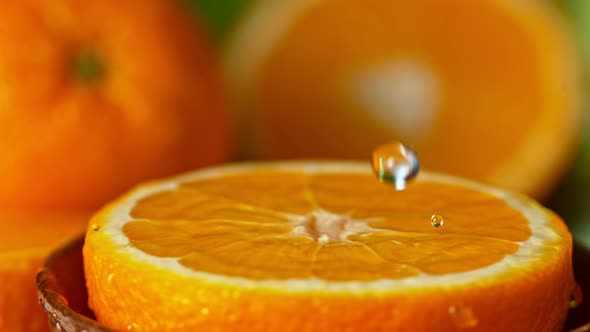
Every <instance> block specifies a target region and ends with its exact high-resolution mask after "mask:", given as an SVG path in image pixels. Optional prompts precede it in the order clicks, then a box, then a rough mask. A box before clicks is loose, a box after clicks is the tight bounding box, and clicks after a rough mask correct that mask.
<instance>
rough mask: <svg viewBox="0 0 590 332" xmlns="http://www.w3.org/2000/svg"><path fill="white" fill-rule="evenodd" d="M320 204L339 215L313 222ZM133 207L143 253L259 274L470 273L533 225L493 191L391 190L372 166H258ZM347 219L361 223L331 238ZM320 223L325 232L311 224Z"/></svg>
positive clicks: (134, 236)
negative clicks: (355, 170)
mask: <svg viewBox="0 0 590 332" xmlns="http://www.w3.org/2000/svg"><path fill="white" fill-rule="evenodd" d="M327 212H329V213H330V214H329V215H330V216H332V217H334V218H336V219H332V220H340V221H342V220H344V221H345V224H337V228H325V227H324V228H322V227H320V226H321V225H320V224H321V223H322V222H324V221H325V220H322V218H323V217H322V214H321V213H324V214H325V213H327ZM433 213H436V214H440V215H442V216H444V218H445V223H444V226H443V227H440V228H435V227H432V226H431V225H430V216H431V215H432V214H433ZM131 216H132V218H136V219H141V220H130V221H129V222H127V223H126V224H125V226H124V228H123V231H124V233H125V235H126V236H127V237H128V239H129V240H130V243H131V244H132V245H133V246H135V247H136V248H139V249H140V250H142V251H144V252H145V253H148V254H150V255H154V256H158V257H178V258H179V261H180V263H181V264H182V265H184V266H186V267H188V268H191V269H194V270H197V271H205V272H211V273H215V274H220V275H231V276H243V277H248V278H256V279H266V278H276V279H285V278H308V277H317V278H322V279H326V280H334V281H345V280H376V279H381V278H392V279H399V278H404V277H408V276H413V275H416V274H419V273H428V274H446V273H452V272H460V271H468V270H472V269H478V268H481V267H485V266H488V265H491V264H493V263H496V262H498V261H500V260H502V259H503V258H504V256H506V255H508V254H511V253H514V252H516V251H517V250H518V248H519V244H518V242H522V241H525V240H526V239H528V238H529V236H530V235H531V231H530V229H529V226H528V221H527V220H526V219H525V217H524V216H523V215H522V214H521V213H520V212H518V211H516V210H514V209H513V208H511V207H510V206H508V205H507V204H506V203H505V202H504V201H502V200H500V199H498V198H496V197H494V196H492V195H489V194H485V193H481V192H478V191H475V190H473V189H468V188H466V187H462V186H458V185H451V184H443V183H440V182H429V181H417V182H415V183H413V184H411V185H410V186H408V188H407V190H405V191H402V192H399V191H395V190H394V189H393V188H392V187H391V186H389V185H387V184H381V183H379V182H378V181H377V180H376V179H375V177H374V176H372V175H370V174H366V175H365V174H362V175H361V174H344V173H343V174H306V173H303V172H297V171H292V172H291V171H276V170H265V171H260V172H250V173H247V174H235V175H227V176H222V177H218V178H212V179H203V180H198V181H194V182H189V183H184V184H181V185H180V186H179V188H178V189H177V190H175V191H169V192H161V193H157V194H153V195H151V196H148V197H146V198H144V199H142V200H140V201H139V202H138V203H137V205H136V206H135V207H134V209H133V210H132V212H131ZM353 224H354V225H365V226H366V227H368V228H365V229H361V231H357V232H352V233H351V234H347V235H346V236H344V237H342V238H339V237H338V234H339V232H340V231H342V229H343V228H344V226H342V225H353ZM302 225H303V226H302ZM324 225H326V224H324ZM298 226H300V227H299V228H300V230H299V231H294V230H295V229H296V228H297V227H298ZM314 227H315V228H314ZM338 227H340V228H338ZM301 229H303V231H301ZM326 229H329V230H330V231H334V232H332V233H330V234H328V235H329V236H328V235H326V234H320V233H321V232H322V231H324V230H326ZM322 235H324V236H323V237H322ZM341 235H342V234H341Z"/></svg>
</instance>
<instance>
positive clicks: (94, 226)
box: [90, 224, 100, 232]
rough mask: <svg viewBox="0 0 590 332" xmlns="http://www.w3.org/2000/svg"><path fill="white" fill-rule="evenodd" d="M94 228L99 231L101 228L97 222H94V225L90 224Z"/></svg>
mask: <svg viewBox="0 0 590 332" xmlns="http://www.w3.org/2000/svg"><path fill="white" fill-rule="evenodd" d="M90 227H91V228H92V230H93V231H95V232H96V231H99V230H100V226H99V225H97V224H92V226H90Z"/></svg>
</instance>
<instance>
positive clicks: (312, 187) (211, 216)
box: [84, 162, 575, 332]
mask: <svg viewBox="0 0 590 332" xmlns="http://www.w3.org/2000/svg"><path fill="white" fill-rule="evenodd" d="M433 214H437V215H440V216H442V217H443V218H444V224H443V225H442V226H440V227H433V226H432V225H431V216H432V215H433ZM571 249H572V243H571V237H570V234H569V232H568V230H567V228H566V227H565V226H564V224H563V223H562V222H561V221H560V219H559V218H558V217H557V216H555V215H554V214H553V213H551V212H549V211H548V210H546V209H544V208H543V207H541V206H540V205H538V204H537V203H535V202H534V201H532V200H530V199H528V198H525V197H523V196H520V195H514V194H510V193H507V192H503V191H500V190H496V189H492V188H490V187H486V186H483V185H479V184H475V183H472V182H468V181H466V180H461V179H458V178H454V177H449V176H444V175H437V174H427V173H424V174H421V175H420V176H419V177H418V179H417V180H416V181H415V182H414V183H412V184H411V185H410V186H408V188H407V190H405V191H401V192H400V191H396V190H394V189H393V187H392V186H389V185H387V184H382V183H380V182H379V181H378V180H377V179H376V178H375V177H374V175H373V174H372V172H371V167H370V166H369V165H368V164H361V163H304V162H297V163H258V164H257V163H253V164H243V165H234V166H226V167H220V168H212V169H207V170H201V171H197V172H195V173H192V174H188V175H184V176H181V177H177V178H172V179H169V180H165V181H160V182H153V183H149V184H146V185H143V186H140V187H138V188H137V189H135V190H133V191H132V192H130V193H129V194H127V195H126V196H124V197H122V198H120V199H119V200H118V201H115V202H114V203H112V204H110V205H109V206H107V207H106V208H104V209H103V210H102V211H100V212H99V213H98V214H96V215H95V216H94V217H93V219H92V220H91V223H90V226H89V228H88V231H87V237H86V244H85V247H84V266H85V273H86V278H87V285H88V292H89V304H90V306H91V308H92V309H93V310H94V312H95V313H96V316H97V317H98V319H99V321H101V322H102V323H104V324H106V325H107V326H110V327H112V328H116V329H123V330H131V331H245V330H247V331H252V332H255V331H281V332H290V331H293V332H294V331H456V330H461V329H463V328H470V329H471V330H470V331H535V332H541V331H560V328H561V327H562V324H563V322H564V320H565V317H566V313H567V310H568V300H569V297H570V294H571V292H572V290H573V289H574V286H575V283H574V280H573V276H572V262H571Z"/></svg>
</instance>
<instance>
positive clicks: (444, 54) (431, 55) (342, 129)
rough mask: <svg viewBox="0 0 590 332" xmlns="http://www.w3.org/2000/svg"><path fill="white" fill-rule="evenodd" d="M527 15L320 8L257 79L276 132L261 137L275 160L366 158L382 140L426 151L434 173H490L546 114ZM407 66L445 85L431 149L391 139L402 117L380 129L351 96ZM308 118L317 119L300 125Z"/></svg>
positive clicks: (475, 8)
mask: <svg viewBox="0 0 590 332" xmlns="http://www.w3.org/2000/svg"><path fill="white" fill-rule="evenodd" d="M510 6H512V7H518V6H519V5H518V4H517V5H510ZM473 13H478V14H481V15H477V18H474V17H475V16H474V15H473ZM519 16H524V14H523V13H520V12H518V9H517V10H516V13H515V12H509V9H506V8H503V6H502V5H498V1H462V0H449V1H439V0H424V1H395V2H391V1H384V0H356V1H355V0H350V1H337V0H331V1H322V2H321V3H320V4H313V5H310V6H309V8H307V9H305V11H304V13H303V14H302V15H301V16H299V17H298V18H297V19H296V20H295V22H294V23H293V24H292V25H290V26H289V29H288V30H287V31H286V33H285V34H284V35H282V38H281V39H280V41H279V42H278V43H277V44H276V45H274V48H273V50H272V52H271V54H270V55H269V57H268V59H267V60H266V62H265V63H264V65H263V69H262V71H261V74H260V77H259V82H260V85H259V88H258V91H257V92H256V93H257V96H256V98H257V100H259V102H260V105H259V106H260V107H259V108H260V114H258V116H260V117H261V118H262V119H264V120H265V121H266V122H260V123H257V124H256V125H258V126H264V127H260V128H256V129H255V130H256V131H257V132H259V133H260V135H261V137H260V140H261V141H264V142H265V145H269V144H270V145H272V144H277V145H276V146H274V147H268V149H269V150H270V151H267V152H265V153H267V154H268V155H270V156H273V157H274V158H292V157H305V158H310V157H321V158H325V157H326V156H329V157H331V158H359V157H362V156H364V155H365V154H366V151H370V150H371V149H372V148H373V147H374V146H376V145H378V144H381V143H382V142H384V141H389V140H391V139H400V140H403V141H404V142H407V143H410V144H412V146H413V147H414V148H415V149H416V150H417V151H423V154H422V155H421V159H422V160H421V161H422V162H423V165H425V166H426V167H427V168H430V169H435V170H439V171H442V172H447V173H453V174H462V175H463V176H469V177H481V176H483V175H485V174H489V172H491V171H493V170H494V167H496V166H497V165H499V164H502V162H503V161H505V160H508V159H509V158H511V154H512V153H514V152H515V151H517V149H518V148H519V145H518V144H514V142H521V141H522V140H523V138H524V137H525V135H527V133H529V132H530V129H531V128H532V127H533V126H534V124H535V121H536V120H537V119H538V118H539V115H540V114H541V113H542V112H543V110H544V109H546V108H544V107H543V105H542V104H540V102H539V101H541V100H543V98H542V97H541V95H542V93H543V87H542V83H541V82H543V80H542V79H541V77H540V75H541V72H542V69H541V68H540V66H541V65H540V63H539V62H540V60H539V56H538V54H539V52H538V50H537V49H536V48H537V46H535V45H534V41H533V38H531V36H530V31H526V24H525V23H524V21H526V20H528V19H529V18H527V17H519ZM474 20H477V21H478V23H477V24H473V22H474ZM417 22H419V23H417ZM498 50H504V51H503V52H498ZM333 54H338V56H333ZM407 62H410V63H418V64H423V65H424V66H425V67H426V68H427V69H428V71H430V72H432V75H433V76H434V77H435V78H436V80H437V82H438V83H437V86H438V88H437V96H434V98H435V99H436V100H437V106H436V109H435V113H436V114H434V115H432V116H433V117H434V121H433V124H432V126H431V127H430V128H428V129H425V130H421V135H422V134H424V135H423V136H424V137H423V138H422V139H413V136H412V135H410V136H408V137H405V136H407V134H404V133H401V132H398V133H396V132H393V133H392V129H390V128H389V126H388V125H387V124H388V123H391V122H395V121H396V120H395V118H393V119H390V121H386V120H383V119H380V118H372V117H371V116H370V115H369V114H372V112H369V110H368V109H367V108H366V106H363V105H361V104H360V103H359V100H357V97H355V96H354V91H355V90H351V89H352V87H351V85H350V83H351V82H355V80H354V78H355V77H357V75H359V74H363V73H365V72H366V71H367V70H369V69H370V68H374V67H375V66H377V67H378V66H380V65H387V64H390V63H402V64H403V63H407ZM383 74H384V75H385V76H386V75H387V74H388V72H387V71H386V70H384V73H383ZM278 82H280V84H278ZM302 110H307V111H308V112H309V114H312V113H313V116H302ZM398 112H399V110H398ZM490 118H493V129H490V127H489V126H490V123H489V121H490ZM310 121H313V122H310ZM358 128H363V132H371V135H365V136H363V139H356V136H355V135H351V134H350V133H356V132H358ZM394 128H395V126H394ZM301 132H305V133H306V136H308V137H310V138H313V141H309V140H306V139H305V138H302V136H301V135H300V133H301ZM482 132H483V133H486V134H485V135H482ZM414 134H416V133H414ZM265 135H268V137H267V136H265ZM321 137H342V138H343V139H344V142H345V143H346V144H345V145H344V146H345V148H343V147H342V141H341V140H338V139H331V140H330V139H324V140H318V139H317V138H321ZM271 138H272V139H271ZM273 142H275V143H273ZM278 142H280V143H278ZM310 146H313V148H311V149H310ZM457 146H460V147H461V149H456V148H454V147H457ZM424 151H427V153H425V152H424ZM465 156H469V158H467V159H468V160H467V161H466V158H465Z"/></svg>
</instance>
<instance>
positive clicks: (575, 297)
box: [569, 283, 584, 309]
mask: <svg viewBox="0 0 590 332" xmlns="http://www.w3.org/2000/svg"><path fill="white" fill-rule="evenodd" d="M583 298H584V294H583V293H582V287H580V285H579V284H578V283H576V285H575V286H574V289H573V290H572V295H571V297H570V302H569V306H570V308H571V309H575V308H577V307H579V306H580V305H581V304H582V300H583Z"/></svg>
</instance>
